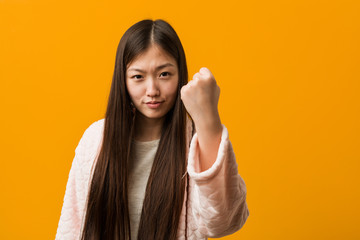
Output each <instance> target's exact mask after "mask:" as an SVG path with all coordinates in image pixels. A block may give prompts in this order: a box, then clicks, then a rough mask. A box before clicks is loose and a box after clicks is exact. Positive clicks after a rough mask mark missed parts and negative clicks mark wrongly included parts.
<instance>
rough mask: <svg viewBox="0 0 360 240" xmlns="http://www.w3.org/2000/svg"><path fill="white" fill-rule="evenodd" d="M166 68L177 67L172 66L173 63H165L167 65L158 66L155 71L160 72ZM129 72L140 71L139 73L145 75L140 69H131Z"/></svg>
mask: <svg viewBox="0 0 360 240" xmlns="http://www.w3.org/2000/svg"><path fill="white" fill-rule="evenodd" d="M166 67H175V66H174V64H171V63H165V64H162V65H160V66H157V67H156V68H155V70H156V71H159V70H160V69H163V68H166ZM128 71H138V72H141V73H145V71H144V70H142V69H139V68H129V69H128Z"/></svg>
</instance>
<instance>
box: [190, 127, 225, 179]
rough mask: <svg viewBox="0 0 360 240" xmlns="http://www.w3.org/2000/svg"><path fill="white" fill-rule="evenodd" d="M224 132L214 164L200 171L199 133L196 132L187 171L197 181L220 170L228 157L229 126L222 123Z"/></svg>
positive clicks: (211, 176)
mask: <svg viewBox="0 0 360 240" xmlns="http://www.w3.org/2000/svg"><path fill="white" fill-rule="evenodd" d="M222 128H223V129H222V134H221V140H220V144H219V149H218V154H217V157H216V160H215V162H214V164H213V165H212V166H211V167H210V168H209V169H207V170H205V171H203V172H200V167H199V147H198V137H197V133H195V134H194V136H193V138H192V140H191V144H190V151H189V158H188V166H187V171H188V174H189V176H190V177H191V178H192V179H193V180H195V181H207V180H209V179H211V178H213V177H214V176H216V174H217V173H218V172H219V171H220V169H221V167H222V165H223V162H224V160H225V158H226V149H227V145H228V142H229V134H228V131H227V128H226V127H225V126H224V125H222Z"/></svg>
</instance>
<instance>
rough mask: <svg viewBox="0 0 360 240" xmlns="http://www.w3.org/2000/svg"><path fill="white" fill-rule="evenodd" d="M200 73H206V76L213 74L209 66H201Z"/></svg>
mask: <svg viewBox="0 0 360 240" xmlns="http://www.w3.org/2000/svg"><path fill="white" fill-rule="evenodd" d="M199 73H201V74H202V75H205V76H211V75H212V74H211V72H210V70H209V69H208V68H206V67H202V68H200V71H199Z"/></svg>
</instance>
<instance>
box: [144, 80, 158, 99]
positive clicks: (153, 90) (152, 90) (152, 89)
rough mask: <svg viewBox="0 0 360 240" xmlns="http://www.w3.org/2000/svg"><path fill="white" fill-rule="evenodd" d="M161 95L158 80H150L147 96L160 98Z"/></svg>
mask: <svg viewBox="0 0 360 240" xmlns="http://www.w3.org/2000/svg"><path fill="white" fill-rule="evenodd" d="M159 95H160V90H159V86H158V83H157V81H156V79H154V78H149V81H148V84H147V88H146V96H148V97H155V96H159Z"/></svg>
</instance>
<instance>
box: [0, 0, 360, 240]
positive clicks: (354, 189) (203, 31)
mask: <svg viewBox="0 0 360 240" xmlns="http://www.w3.org/2000/svg"><path fill="white" fill-rule="evenodd" d="M359 13H360V3H359V1H357V0H354V1H346V0H344V1H316V0H303V1H301V0H297V1H287V0H284V1H279V0H274V1H235V0H234V1H228V0H224V1H220V2H218V1H213V2H211V1H210V2H209V1H205V0H201V1H196V0H186V1H181V2H173V1H160V0H153V1H145V0H139V1H119V0H118V1H110V0H108V1H105V0H104V1H100V0H99V1H95V0H90V1H89V0H86V1H85V0H79V1H70V0H62V1H56V0H32V1H30V0H13V1H6V0H0V34H1V35H0V80H1V87H0V104H1V105H0V107H1V120H0V121H1V122H0V127H1V129H0V130H1V140H0V141H1V142H0V146H1V174H0V184H1V185H0V187H1V191H0V201H1V202H0V239H2V240H7V239H54V238H55V233H56V229H57V224H58V220H59V217H60V211H61V207H62V201H63V197H64V193H65V186H66V181H67V178H68V173H69V170H70V166H71V162H72V159H73V157H74V150H75V147H76V146H77V144H78V141H79V140H80V138H81V136H82V134H83V132H84V131H85V129H86V128H87V127H88V126H89V125H90V124H91V123H92V122H94V121H96V120H98V119H100V118H103V116H104V113H105V108H106V104H107V97H108V93H109V90H110V83H111V80H112V73H113V67H114V63H115V53H116V48H117V44H118V42H119V40H120V37H121V36H122V34H123V33H124V31H125V30H126V29H127V28H128V27H130V26H131V25H132V24H134V23H135V22H137V21H139V20H141V19H144V18H152V19H157V18H162V19H165V20H167V21H168V22H169V23H170V24H172V25H173V27H174V28H175V30H176V31H177V32H178V34H179V36H180V38H181V40H182V43H183V45H184V48H185V51H186V55H187V60H188V65H189V73H190V76H192V75H193V74H194V73H195V72H196V71H198V70H199V69H200V67H202V66H206V67H208V68H209V69H210V70H211V71H212V72H213V74H214V75H215V77H216V79H217V81H218V83H219V85H220V88H221V96H220V103H219V108H220V114H221V119H222V122H223V123H224V124H225V125H226V126H227V127H228V129H229V132H230V139H231V140H232V143H233V145H234V148H235V152H236V156H237V161H238V164H239V172H240V174H241V176H242V177H243V178H244V180H245V182H246V184H247V188H248V196H247V201H248V205H249V209H250V216H249V218H248V221H247V222H246V224H245V226H244V227H243V229H241V230H240V231H239V232H237V233H235V234H233V235H231V236H228V237H225V238H223V239H229V240H230V239H274V240H275V239H276V240H281V239H360V231H359V222H360V207H359V202H360V199H359V196H360V187H359V186H360V181H359V170H360V169H359V160H360V151H359V146H360V127H359V122H360V121H359V120H360V106H359V105H360V104H359V103H360V96H359V95H360V76H359V75H360V71H359V63H360V59H359V58H360V50H359V45H360V34H359V33H360V14H359Z"/></svg>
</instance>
